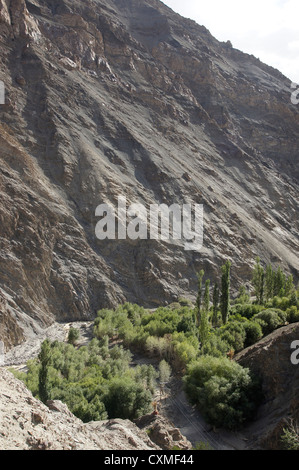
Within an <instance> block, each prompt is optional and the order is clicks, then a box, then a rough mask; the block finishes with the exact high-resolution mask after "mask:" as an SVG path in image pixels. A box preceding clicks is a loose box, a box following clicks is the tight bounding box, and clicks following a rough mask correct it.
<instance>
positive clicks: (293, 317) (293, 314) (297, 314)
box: [286, 305, 299, 323]
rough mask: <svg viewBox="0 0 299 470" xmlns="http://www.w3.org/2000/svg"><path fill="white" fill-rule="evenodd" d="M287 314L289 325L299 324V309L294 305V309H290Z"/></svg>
mask: <svg viewBox="0 0 299 470" xmlns="http://www.w3.org/2000/svg"><path fill="white" fill-rule="evenodd" d="M286 314H287V321H288V322H289V323H297V322H299V309H298V308H297V307H295V306H294V305H293V306H292V307H289V308H288V309H287V310H286Z"/></svg>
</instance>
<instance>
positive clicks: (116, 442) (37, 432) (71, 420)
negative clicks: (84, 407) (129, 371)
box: [0, 368, 160, 451]
mask: <svg viewBox="0 0 299 470" xmlns="http://www.w3.org/2000/svg"><path fill="white" fill-rule="evenodd" d="M159 449H160V448H159V447H158V446H157V445H156V444H154V443H153V442H152V441H151V440H150V439H149V437H148V436H147V434H146V432H144V431H142V430H140V429H139V428H138V427H137V426H136V425H135V424H133V423H132V422H131V421H129V420H121V419H114V420H110V421H99V422H90V423H86V424H85V423H83V422H82V421H81V420H79V419H78V418H76V417H75V416H74V415H73V414H72V413H71V412H70V411H69V409H68V408H67V406H66V405H64V404H63V403H61V402H59V401H51V402H48V406H46V405H44V404H43V403H41V402H40V401H39V400H36V399H35V398H34V397H33V396H32V394H31V392H29V391H28V389H27V388H26V387H25V386H24V384H23V383H22V382H20V381H19V380H17V379H16V378H15V377H14V376H13V375H12V374H11V373H10V372H8V371H7V370H5V369H1V368H0V450H132V451H133V450H153V451H154V450H159Z"/></svg>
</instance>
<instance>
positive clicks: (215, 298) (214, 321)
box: [212, 282, 219, 327]
mask: <svg viewBox="0 0 299 470" xmlns="http://www.w3.org/2000/svg"><path fill="white" fill-rule="evenodd" d="M218 305H219V287H218V284H217V282H215V285H214V290H213V316H212V325H213V326H214V327H215V326H217V322H218V317H217V313H218Z"/></svg>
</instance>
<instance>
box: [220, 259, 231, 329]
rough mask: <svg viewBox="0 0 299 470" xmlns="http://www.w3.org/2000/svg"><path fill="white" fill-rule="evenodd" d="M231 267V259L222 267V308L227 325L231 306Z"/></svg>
mask: <svg viewBox="0 0 299 470" xmlns="http://www.w3.org/2000/svg"><path fill="white" fill-rule="evenodd" d="M230 269H231V262H230V261H229V260H227V261H226V263H225V264H224V265H223V266H222V267H221V271H222V277H221V298H220V309H221V316H222V323H223V324H224V325H225V324H226V322H227V320H228V313H229V307H230Z"/></svg>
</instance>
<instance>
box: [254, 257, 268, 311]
mask: <svg viewBox="0 0 299 470" xmlns="http://www.w3.org/2000/svg"><path fill="white" fill-rule="evenodd" d="M264 279H265V272H264V268H263V267H262V266H261V260H260V258H259V257H257V258H256V262H255V266H254V268H253V273H252V285H253V287H254V295H255V296H256V303H257V304H258V305H262V304H263V302H264Z"/></svg>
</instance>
